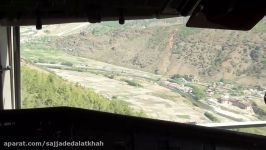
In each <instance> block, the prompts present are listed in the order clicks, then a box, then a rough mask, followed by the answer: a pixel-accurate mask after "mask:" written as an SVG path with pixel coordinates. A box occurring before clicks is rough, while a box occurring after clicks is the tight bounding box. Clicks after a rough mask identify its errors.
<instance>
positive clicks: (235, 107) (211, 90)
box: [161, 77, 266, 120]
mask: <svg viewBox="0 0 266 150" xmlns="http://www.w3.org/2000/svg"><path fill="white" fill-rule="evenodd" d="M176 81H178V82H176ZM191 84H192V85H195V86H200V87H203V88H202V90H203V91H204V92H205V94H206V96H205V97H204V98H202V99H200V100H199V101H200V102H202V103H204V104H206V105H208V106H210V107H212V109H213V111H214V112H215V113H217V114H219V115H221V116H224V117H227V118H231V119H233V120H238V119H239V117H240V118H241V115H240V114H247V115H250V116H252V117H251V118H252V119H254V118H253V116H255V112H254V110H253V108H254V106H253V102H254V100H256V99H257V100H258V99H261V100H263V97H264V93H265V91H266V90H265V89H263V88H261V89H256V88H244V87H240V86H239V85H235V84H233V83H224V82H211V83H201V82H200V81H199V80H196V79H191V80H189V81H188V80H186V79H184V78H182V77H181V78H177V79H175V81H173V80H167V81H161V85H163V86H165V87H167V88H169V89H171V90H174V91H176V92H178V93H183V94H187V95H191V96H192V97H193V96H194V92H193V90H194V89H193V88H192V87H191V86H188V85H191Z"/></svg>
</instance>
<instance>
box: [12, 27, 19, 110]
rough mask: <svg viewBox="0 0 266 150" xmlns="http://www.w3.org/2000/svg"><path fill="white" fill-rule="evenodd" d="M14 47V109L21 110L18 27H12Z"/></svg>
mask: <svg viewBox="0 0 266 150" xmlns="http://www.w3.org/2000/svg"><path fill="white" fill-rule="evenodd" d="M13 38H14V39H13V40H14V41H13V45H14V59H13V61H14V85H15V86H14V87H15V89H14V90H15V91H14V93H15V109H20V108H21V77H20V27H19V26H15V27H13Z"/></svg>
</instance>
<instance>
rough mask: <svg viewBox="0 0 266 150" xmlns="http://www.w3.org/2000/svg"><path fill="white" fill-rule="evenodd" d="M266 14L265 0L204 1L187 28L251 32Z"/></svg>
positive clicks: (192, 16)
mask: <svg viewBox="0 0 266 150" xmlns="http://www.w3.org/2000/svg"><path fill="white" fill-rule="evenodd" d="M265 14H266V4H265V1H263V0H252V1H243V0H219V1H218V0H215V1H213V0H204V1H202V3H201V4H200V5H198V6H197V8H196V9H195V11H194V12H193V13H192V15H191V17H190V19H189V21H188V22H187V27H200V28H213V29H231V30H250V29H252V28H253V27H254V26H255V25H256V24H257V23H258V22H259V21H260V20H261V19H262V18H263V17H264V16H265Z"/></svg>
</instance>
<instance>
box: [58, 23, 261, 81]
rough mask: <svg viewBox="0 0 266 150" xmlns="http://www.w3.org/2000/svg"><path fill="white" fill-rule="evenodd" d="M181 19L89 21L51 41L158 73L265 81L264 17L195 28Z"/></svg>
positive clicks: (77, 52) (89, 55)
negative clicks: (231, 27)
mask: <svg viewBox="0 0 266 150" xmlns="http://www.w3.org/2000/svg"><path fill="white" fill-rule="evenodd" d="M183 22H184V20H181V19H167V20H144V21H129V22H127V23H126V24H125V25H123V26H120V25H118V23H116V22H106V23H102V24H95V25H87V26H86V27H83V28H82V31H80V32H79V33H75V34H70V35H66V36H61V37H60V38H56V40H54V44H53V46H54V47H56V48H59V49H62V50H64V51H66V52H67V53H69V54H71V55H76V56H82V57H87V58H92V59H96V60H100V61H104V62H108V63H112V64H115V65H119V66H126V67H130V68H136V69H141V70H145V71H149V72H153V73H156V74H166V75H173V74H181V75H184V74H186V75H194V76H195V77H197V78H199V79H200V80H204V79H206V78H207V79H208V80H209V79H213V80H216V81H218V80H234V81H237V82H239V83H242V84H246V85H261V86H265V85H266V80H264V79H265V78H266V19H264V20H263V21H262V22H261V23H260V24H258V25H257V26H256V27H255V28H254V29H253V30H252V31H249V32H241V31H225V30H210V29H192V28H186V27H184V24H183Z"/></svg>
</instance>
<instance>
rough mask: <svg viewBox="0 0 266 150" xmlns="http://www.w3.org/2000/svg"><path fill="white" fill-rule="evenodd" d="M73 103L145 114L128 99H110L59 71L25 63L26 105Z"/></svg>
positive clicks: (37, 106)
mask: <svg viewBox="0 0 266 150" xmlns="http://www.w3.org/2000/svg"><path fill="white" fill-rule="evenodd" d="M54 106H70V107H79V108H86V109H93V110H99V111H105V112H111V113H119V114H124V115H133V116H145V114H144V113H143V112H137V111H134V110H133V109H132V108H130V107H129V106H128V104H127V103H126V102H124V101H119V100H116V99H112V100H109V99H107V98H105V97H103V96H101V95H99V94H97V93H95V92H94V91H93V90H91V89H86V88H84V87H82V86H80V85H79V84H72V83H70V82H68V81H66V80H63V79H62V78H60V77H58V76H56V75H55V74H52V73H49V72H45V71H42V70H37V69H34V68H30V67H28V66H22V107H23V108H39V107H54Z"/></svg>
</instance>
